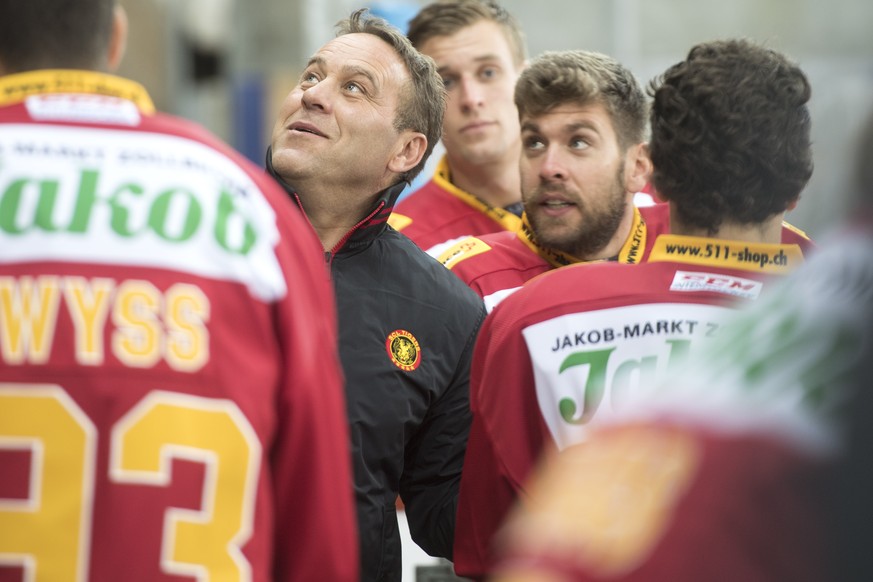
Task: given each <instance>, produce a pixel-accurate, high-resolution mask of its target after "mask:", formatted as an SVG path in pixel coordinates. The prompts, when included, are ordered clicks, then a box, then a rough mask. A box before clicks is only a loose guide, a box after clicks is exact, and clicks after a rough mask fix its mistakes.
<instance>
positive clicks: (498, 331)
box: [454, 309, 544, 579]
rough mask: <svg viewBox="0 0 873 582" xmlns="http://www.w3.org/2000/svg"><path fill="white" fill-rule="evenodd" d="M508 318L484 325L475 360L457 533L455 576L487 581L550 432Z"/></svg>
mask: <svg viewBox="0 0 873 582" xmlns="http://www.w3.org/2000/svg"><path fill="white" fill-rule="evenodd" d="M509 315H510V313H509V312H507V310H500V309H498V310H496V311H495V312H493V313H492V314H491V315H489V316H488V318H487V319H486V320H485V324H484V325H483V327H482V331H481V332H480V335H479V340H478V341H477V344H476V349H475V352H474V356H473V369H472V374H471V380H470V407H471V410H472V414H473V422H472V426H471V429H470V439H469V441H468V444H467V454H466V457H465V459H464V472H463V475H462V477H461V491H460V495H459V500H458V523H457V528H456V531H455V551H454V558H455V571H456V572H457V573H458V574H459V575H460V576H466V577H471V578H474V579H481V578H483V577H484V576H485V575H486V574H487V573H488V571H489V570H490V567H491V564H492V561H493V552H492V549H493V546H492V544H493V539H494V536H495V535H496V533H497V532H498V530H499V528H500V526H501V524H502V522H503V520H504V518H505V516H506V514H507V512H508V511H509V509H510V508H511V507H512V505H513V504H514V502H515V500H516V499H517V498H518V497H519V496H522V495H523V494H524V487H523V484H524V482H525V480H526V478H527V476H528V474H529V472H530V471H531V469H532V468H533V466H534V465H535V463H536V460H537V458H538V457H539V455H540V451H541V450H542V448H543V446H544V439H543V434H544V427H543V423H542V420H541V419H540V415H539V412H538V411H539V407H538V405H537V401H536V395H535V394H534V393H533V391H532V390H530V387H531V386H533V383H534V379H533V370H532V367H531V363H530V357H529V355H528V353H527V348H526V346H525V343H524V339H523V337H522V334H521V329H520V324H519V323H518V322H517V321H512V320H511V319H510V318H509V317H508V316H509Z"/></svg>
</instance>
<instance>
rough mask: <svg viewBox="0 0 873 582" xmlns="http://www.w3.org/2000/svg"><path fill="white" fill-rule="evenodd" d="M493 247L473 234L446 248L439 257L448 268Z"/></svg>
mask: <svg viewBox="0 0 873 582" xmlns="http://www.w3.org/2000/svg"><path fill="white" fill-rule="evenodd" d="M490 250H491V247H490V246H488V244H487V243H485V242H483V241H481V240H480V239H478V238H476V237H474V236H471V237H467V238H465V239H464V240H462V241H461V242H459V243H457V244H454V245H452V246H451V247H449V248H448V249H446V250H445V251H444V252H443V254H441V255H440V256H439V258H438V259H437V260H438V261H439V262H441V263H442V264H443V266H444V267H445V268H447V269H451V268H452V267H454V266H455V265H457V264H458V263H460V262H461V261H464V260H467V259H469V258H470V257H475V256H476V255H481V254H482V253H484V252H486V251H490Z"/></svg>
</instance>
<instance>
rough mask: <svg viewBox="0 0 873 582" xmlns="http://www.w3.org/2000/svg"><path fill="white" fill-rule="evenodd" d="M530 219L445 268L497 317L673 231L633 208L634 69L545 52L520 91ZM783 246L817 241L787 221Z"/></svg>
mask: <svg viewBox="0 0 873 582" xmlns="http://www.w3.org/2000/svg"><path fill="white" fill-rule="evenodd" d="M515 103H516V106H517V108H518V112H519V118H520V123H521V138H522V156H521V162H520V169H521V189H522V200H523V202H524V213H523V214H522V221H521V225H520V227H519V228H518V229H517V230H516V231H514V232H513V231H504V232H499V233H491V234H486V235H481V236H479V237H469V238H467V239H465V240H463V241H461V242H459V243H457V244H456V245H454V246H452V247H450V248H449V249H448V250H446V251H445V252H444V253H443V254H442V255H440V257H439V260H440V262H442V263H443V264H444V265H445V266H446V267H448V268H449V269H451V270H452V271H453V272H454V273H455V274H456V275H458V276H459V277H460V278H461V279H462V280H463V281H464V282H465V283H466V284H467V285H468V286H469V287H470V288H472V289H473V290H474V291H476V293H478V294H479V296H480V297H482V298H483V299H484V300H485V306H486V307H487V309H488V311H491V310H492V309H493V308H494V307H495V306H496V305H497V304H498V303H500V301H502V300H503V299H504V298H506V297H507V296H509V295H510V294H512V293H514V292H515V291H517V290H518V289H520V288H521V286H522V285H523V284H524V283H525V282H526V281H528V280H530V279H532V278H533V277H536V276H537V275H540V274H542V273H545V272H547V271H550V270H552V269H554V268H556V267H562V266H566V265H572V264H578V263H587V262H595V261H615V262H619V263H627V264H637V263H640V262H642V261H643V260H645V258H646V257H648V255H649V252H650V251H651V248H652V245H653V244H654V241H655V239H656V238H657V237H658V235H660V234H664V233H666V232H667V231H668V230H669V218H670V210H669V205H668V204H656V205H654V206H646V207H640V208H637V207H636V206H635V205H634V198H635V195H636V193H637V192H639V191H643V190H645V188H646V187H647V184H648V183H647V181H648V179H649V174H650V172H651V162H650V161H649V158H648V152H647V150H646V145H645V144H644V140H645V129H646V111H647V109H646V104H645V97H644V95H643V93H642V90H641V89H640V87H639V85H638V84H637V82H636V80H635V79H634V77H633V75H632V74H631V72H630V71H628V70H627V69H626V68H625V67H623V66H622V65H621V64H619V63H618V62H616V61H615V60H614V59H612V58H610V57H608V56H605V55H602V54H598V53H594V52H586V51H567V52H547V53H544V54H543V55H542V56H540V57H538V58H537V59H535V60H534V61H532V62H531V63H530V65H529V66H528V67H527V68H526V69H525V70H524V72H522V74H521V76H520V78H519V80H518V83H517V84H516V89H515ZM782 242H783V243H785V244H797V245H800V247H801V248H802V249H803V250H804V251H806V250H809V248H810V247H811V246H812V242H811V241H810V240H809V238H808V237H807V236H806V235H805V234H804V233H803V232H801V231H799V230H797V229H796V228H794V227H793V226H791V225H789V224H788V223H783V228H782Z"/></svg>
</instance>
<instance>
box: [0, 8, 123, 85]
mask: <svg viewBox="0 0 873 582" xmlns="http://www.w3.org/2000/svg"><path fill="white" fill-rule="evenodd" d="M115 4H116V0H4V1H3V2H2V3H0V70H2V71H3V72H4V73H6V74H9V73H16V72H21V71H29V70H35V69H49V68H51V69H62V68H67V69H98V70H102V69H104V68H105V67H106V58H107V54H108V47H109V40H110V37H111V33H112V18H113V9H114V8H115Z"/></svg>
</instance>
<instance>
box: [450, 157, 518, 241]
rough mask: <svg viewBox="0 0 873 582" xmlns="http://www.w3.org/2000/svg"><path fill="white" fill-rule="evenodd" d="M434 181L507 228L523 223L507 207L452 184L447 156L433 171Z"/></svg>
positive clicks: (511, 228) (515, 227) (514, 228)
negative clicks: (498, 205) (491, 203)
mask: <svg viewBox="0 0 873 582" xmlns="http://www.w3.org/2000/svg"><path fill="white" fill-rule="evenodd" d="M433 181H434V183H435V184H436V185H437V186H439V187H440V188H442V189H443V190H445V191H446V192H448V193H449V194H451V195H452V196H454V197H455V198H457V199H458V200H460V201H461V202H463V203H464V204H466V205H468V206H472V207H473V208H475V209H476V210H478V211H479V212H481V213H482V214H485V215H486V216H488V217H489V218H491V219H492V220H494V221H495V222H497V223H498V224H500V225H502V226H503V228H504V229H505V230H516V229H517V228H519V226H520V225H521V219H520V218H519V217H518V216H516V215H515V214H513V213H512V212H510V211H508V210H506V209H505V208H500V207H497V206H491V205H490V204H488V203H487V202H485V201H484V200H482V199H481V198H478V197H477V196H474V195H473V194H470V193H469V192H465V191H464V190H461V189H460V188H458V187H457V186H455V185H454V184H452V181H451V170H449V160H448V158H447V157H446V156H443V157H442V159H441V160H440V161H439V163H438V164H437V167H436V170H434V173H433Z"/></svg>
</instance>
